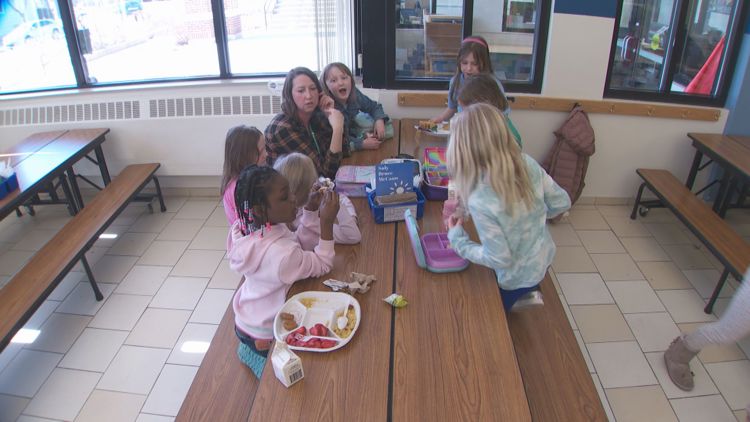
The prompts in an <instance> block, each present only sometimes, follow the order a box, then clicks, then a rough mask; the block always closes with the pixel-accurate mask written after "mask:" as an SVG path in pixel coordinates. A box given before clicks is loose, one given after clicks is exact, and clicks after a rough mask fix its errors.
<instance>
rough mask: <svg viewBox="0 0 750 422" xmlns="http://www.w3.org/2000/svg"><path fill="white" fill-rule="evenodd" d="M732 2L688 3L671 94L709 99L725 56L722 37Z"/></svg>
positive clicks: (709, 0) (728, 0) (704, 0)
mask: <svg viewBox="0 0 750 422" xmlns="http://www.w3.org/2000/svg"><path fill="white" fill-rule="evenodd" d="M734 2H735V0H703V1H701V0H698V1H695V0H693V1H691V4H690V9H689V10H691V11H692V13H691V15H690V20H689V22H690V24H689V25H688V35H687V38H686V40H685V42H684V43H683V44H682V45H678V46H675V49H676V50H679V51H680V56H679V57H680V61H679V63H678V64H677V67H676V68H675V75H674V81H673V83H672V87H671V90H672V92H684V93H686V94H693V95H706V96H711V95H713V94H714V93H715V88H714V85H715V84H714V82H715V80H716V76H717V74H718V71H719V67H720V66H719V65H720V64H721V62H722V59H723V57H724V54H725V52H726V42H725V36H726V34H727V31H728V28H729V25H730V24H731V22H732V13H733V11H734Z"/></svg>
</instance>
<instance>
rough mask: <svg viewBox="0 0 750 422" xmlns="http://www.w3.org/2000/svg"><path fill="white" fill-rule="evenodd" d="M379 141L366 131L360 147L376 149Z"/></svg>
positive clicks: (378, 146)
mask: <svg viewBox="0 0 750 422" xmlns="http://www.w3.org/2000/svg"><path fill="white" fill-rule="evenodd" d="M380 144H381V141H380V139H378V138H376V137H375V136H374V135H373V134H371V133H368V134H367V137H366V138H365V139H364V141H362V149H378V148H380Z"/></svg>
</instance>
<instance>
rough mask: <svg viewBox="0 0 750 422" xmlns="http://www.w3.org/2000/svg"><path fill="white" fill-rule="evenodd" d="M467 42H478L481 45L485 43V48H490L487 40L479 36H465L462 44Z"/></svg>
mask: <svg viewBox="0 0 750 422" xmlns="http://www.w3.org/2000/svg"><path fill="white" fill-rule="evenodd" d="M467 42H475V43H477V44H481V45H483V46H484V48H486V49H489V47H488V46H487V43H486V42H484V40H482V39H481V38H477V37H466V38H464V40H463V41H461V43H462V44H463V43H467Z"/></svg>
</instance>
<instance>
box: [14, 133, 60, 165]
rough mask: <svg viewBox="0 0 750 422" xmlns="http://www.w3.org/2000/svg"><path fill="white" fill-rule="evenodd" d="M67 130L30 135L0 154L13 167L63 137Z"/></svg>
mask: <svg viewBox="0 0 750 422" xmlns="http://www.w3.org/2000/svg"><path fill="white" fill-rule="evenodd" d="M65 132H67V131H65V130H55V131H50V132H39V133H34V134H32V135H29V136H28V137H27V138H26V139H24V140H22V141H21V142H19V143H17V144H15V145H13V146H12V147H10V148H8V149H6V150H5V151H3V152H2V154H0V157H2V158H3V160H6V163H8V164H9V165H10V166H11V167H14V166H15V165H16V164H18V163H20V162H21V161H23V160H25V159H26V158H28V157H30V156H31V155H32V154H33V153H35V152H37V151H39V150H40V149H42V148H43V147H44V146H45V145H47V144H49V143H50V142H52V141H54V140H55V139H57V138H59V137H60V136H62V135H63V134H64V133H65Z"/></svg>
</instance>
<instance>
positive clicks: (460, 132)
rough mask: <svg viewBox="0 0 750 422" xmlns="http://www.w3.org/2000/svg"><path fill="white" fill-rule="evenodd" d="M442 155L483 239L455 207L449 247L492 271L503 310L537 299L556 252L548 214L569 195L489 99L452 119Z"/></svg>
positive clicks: (559, 207)
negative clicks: (468, 228) (524, 149)
mask: <svg viewBox="0 0 750 422" xmlns="http://www.w3.org/2000/svg"><path fill="white" fill-rule="evenodd" d="M447 160H448V172H449V173H450V175H451V178H452V180H453V182H454V183H455V186H456V193H457V196H458V197H459V198H461V202H462V205H463V208H464V209H466V210H468V213H469V214H470V215H471V217H472V219H473V220H474V226H475V227H476V230H477V233H478V234H479V240H480V243H476V242H474V241H472V240H470V239H469V236H468V235H467V234H466V232H465V231H464V229H463V219H462V217H461V216H460V215H457V214H454V215H452V216H451V217H450V218H449V220H448V227H449V230H448V239H449V240H450V243H451V247H452V248H453V249H454V250H455V251H456V253H457V254H458V255H460V256H461V257H463V258H466V259H468V260H469V261H472V262H474V263H477V264H481V265H484V266H487V267H490V268H492V269H494V270H495V273H496V275H497V282H498V284H499V285H500V291H501V296H502V298H503V305H504V306H505V309H506V310H516V309H519V308H522V307H524V306H525V305H534V304H542V303H543V302H542V300H541V294H540V293H539V291H538V290H539V287H538V286H539V283H540V282H541V281H542V280H543V279H544V276H545V274H546V272H547V267H549V265H550V264H551V263H552V259H553V258H554V256H555V244H554V243H553V242H552V237H551V236H550V234H549V231H548V230H547V226H546V220H547V219H548V218H553V217H555V216H557V215H558V214H560V213H562V212H564V211H566V210H567V209H569V208H570V198H569V197H568V194H567V193H566V192H565V190H563V189H562V188H561V187H560V186H558V185H557V183H555V181H554V180H552V178H551V177H550V176H549V175H548V174H547V173H546V172H545V171H544V169H542V167H541V166H540V165H539V164H538V163H537V162H536V161H535V160H534V159H533V158H531V157H530V156H528V155H526V154H523V153H522V152H521V148H520V147H519V146H518V144H517V143H516V141H515V139H514V137H513V136H512V134H511V133H510V131H509V129H508V125H507V123H506V120H505V116H503V114H502V112H501V111H500V110H498V109H497V108H496V107H493V106H491V105H489V104H483V103H479V104H474V105H470V106H468V107H466V108H465V109H464V110H463V112H462V113H460V114H458V115H457V116H456V117H454V118H453V120H452V121H451V139H450V143H449V144H448V152H447ZM514 305H516V306H514Z"/></svg>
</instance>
